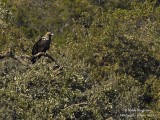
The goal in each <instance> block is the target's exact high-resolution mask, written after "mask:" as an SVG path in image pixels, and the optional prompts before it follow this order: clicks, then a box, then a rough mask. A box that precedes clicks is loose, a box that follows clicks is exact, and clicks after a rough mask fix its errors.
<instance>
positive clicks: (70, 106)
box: [63, 102, 88, 111]
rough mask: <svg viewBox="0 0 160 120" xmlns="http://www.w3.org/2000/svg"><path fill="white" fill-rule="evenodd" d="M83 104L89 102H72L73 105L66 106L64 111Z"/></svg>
mask: <svg viewBox="0 0 160 120" xmlns="http://www.w3.org/2000/svg"><path fill="white" fill-rule="evenodd" d="M83 105H88V103H87V102H82V103H77V104H72V105H69V106H67V107H65V108H64V109H63V111H65V110H67V109H70V108H73V107H76V106H83Z"/></svg>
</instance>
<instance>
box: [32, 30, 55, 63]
mask: <svg viewBox="0 0 160 120" xmlns="http://www.w3.org/2000/svg"><path fill="white" fill-rule="evenodd" d="M53 35H54V34H53V33H51V32H47V33H46V34H45V35H44V36H43V37H42V38H40V39H39V41H37V42H36V43H35V44H34V46H33V49H32V55H33V56H34V55H36V54H38V53H39V52H46V51H47V50H49V48H50V43H51V37H52V36H53ZM40 57H41V56H39V57H33V58H32V59H31V62H32V63H35V62H36V60H37V59H39V58H40Z"/></svg>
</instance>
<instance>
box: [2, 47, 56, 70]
mask: <svg viewBox="0 0 160 120" xmlns="http://www.w3.org/2000/svg"><path fill="white" fill-rule="evenodd" d="M41 56H44V57H48V58H49V59H50V60H52V61H53V62H55V63H56V64H57V61H56V60H55V59H54V58H53V57H52V56H51V55H49V54H48V53H44V52H39V53H38V54H36V55H33V56H28V55H20V56H17V55H15V52H14V51H11V50H9V51H7V52H5V53H3V54H0V59H4V58H6V57H10V58H12V59H14V60H17V61H19V62H20V63H22V64H23V65H29V64H30V61H31V59H33V58H37V57H41ZM57 66H58V67H59V65H58V64H57Z"/></svg>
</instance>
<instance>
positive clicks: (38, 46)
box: [32, 38, 48, 55]
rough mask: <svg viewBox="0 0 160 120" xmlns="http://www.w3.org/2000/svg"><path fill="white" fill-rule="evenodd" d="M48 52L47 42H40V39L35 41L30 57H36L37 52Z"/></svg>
mask: <svg viewBox="0 0 160 120" xmlns="http://www.w3.org/2000/svg"><path fill="white" fill-rule="evenodd" d="M47 50H48V40H42V38H41V39H40V40H39V41H37V42H36V43H35V44H34V46H33V49H32V55H36V54H37V53H39V52H46V51H47Z"/></svg>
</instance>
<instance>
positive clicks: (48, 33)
mask: <svg viewBox="0 0 160 120" xmlns="http://www.w3.org/2000/svg"><path fill="white" fill-rule="evenodd" d="M53 35H54V34H53V33H52V32H47V33H46V34H45V35H44V36H45V37H51V36H53Z"/></svg>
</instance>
